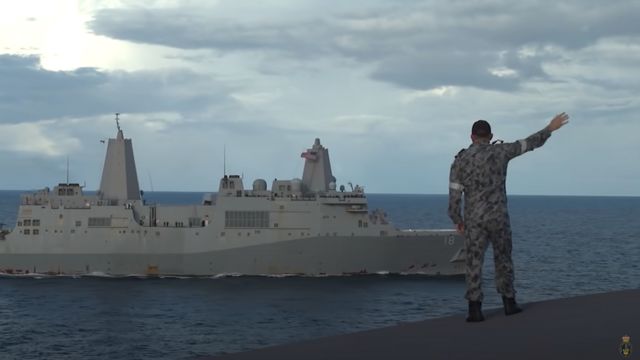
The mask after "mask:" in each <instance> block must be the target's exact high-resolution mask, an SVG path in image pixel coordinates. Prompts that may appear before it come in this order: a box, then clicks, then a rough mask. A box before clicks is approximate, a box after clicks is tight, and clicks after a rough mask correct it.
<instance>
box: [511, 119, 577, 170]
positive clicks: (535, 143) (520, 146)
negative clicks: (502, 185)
mask: <svg viewBox="0 0 640 360" xmlns="http://www.w3.org/2000/svg"><path fill="white" fill-rule="evenodd" d="M568 122H569V115H567V114H566V113H560V114H558V115H556V116H555V117H554V118H553V119H552V120H551V122H549V125H547V126H546V127H545V128H544V129H542V130H540V131H538V132H536V133H535V134H532V135H530V136H529V137H528V138H526V139H522V140H518V141H516V142H512V143H506V144H503V145H502V146H503V147H504V149H505V152H506V155H507V157H508V158H509V159H513V158H514V157H516V156H520V155H522V154H524V153H526V152H528V151H532V150H533V149H536V148H539V147H540V146H542V145H544V143H545V142H546V141H547V139H549V137H550V136H551V133H552V132H554V131H556V130H558V129H560V128H561V127H563V126H564V125H566V124H567V123H568Z"/></svg>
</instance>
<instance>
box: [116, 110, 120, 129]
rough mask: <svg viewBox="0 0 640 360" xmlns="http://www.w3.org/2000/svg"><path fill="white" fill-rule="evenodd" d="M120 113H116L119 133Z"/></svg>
mask: <svg viewBox="0 0 640 360" xmlns="http://www.w3.org/2000/svg"><path fill="white" fill-rule="evenodd" d="M119 116H120V113H116V127H118V131H120V118H119Z"/></svg>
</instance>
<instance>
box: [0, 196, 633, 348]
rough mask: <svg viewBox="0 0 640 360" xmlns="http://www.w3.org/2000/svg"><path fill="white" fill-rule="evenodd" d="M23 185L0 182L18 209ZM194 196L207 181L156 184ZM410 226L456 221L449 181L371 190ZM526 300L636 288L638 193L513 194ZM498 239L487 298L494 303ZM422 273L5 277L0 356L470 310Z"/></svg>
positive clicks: (166, 199) (355, 327)
mask: <svg viewBox="0 0 640 360" xmlns="http://www.w3.org/2000/svg"><path fill="white" fill-rule="evenodd" d="M18 195H19V193H18V192H12V191H0V222H3V223H6V224H9V225H10V226H12V225H13V223H15V214H16V209H17V205H18ZM145 197H146V198H147V200H149V201H155V202H159V203H193V202H199V201H200V199H201V198H202V194H200V193H150V194H146V195H145ZM369 202H370V207H371V208H372V209H373V208H383V209H385V210H386V212H387V213H388V215H389V217H390V218H391V220H392V221H393V222H394V224H395V225H397V226H398V227H402V228H414V229H417V228H449V227H451V225H450V222H449V219H448V218H447V216H446V208H447V197H446V196H444V195H383V194H372V195H369ZM509 206H510V212H511V222H512V227H513V237H514V239H513V242H514V246H513V258H514V263H515V269H516V282H515V285H516V289H517V290H518V295H517V296H518V299H519V301H520V302H530V301H539V300H546V299H553V298H560V297H566V296H574V295H583V294H591V293H597V292H603V291H612V290H621V289H629V288H640V264H639V259H640V198H631V197H629V198H624V197H556V196H553V197H539V196H511V197H510V198H509ZM492 267H493V260H492V252H491V250H489V251H488V252H487V255H486V261H485V267H484V285H485V286H484V290H485V306H486V307H487V308H489V307H497V306H500V298H499V295H498V294H497V293H496V291H495V288H494V285H493V269H492ZM464 290H465V286H464V281H463V280H461V279H459V278H455V279H449V278H428V277H422V276H390V275H386V276H385V275H373V276H355V277H325V278H309V277H283V278H268V277H244V276H240V277H222V278H210V279H188V278H184V279H182V278H165V279H138V278H117V279H115V278H84V277H83V278H41V279H33V278H31V279H26V278H21V279H15V278H14V279H7V278H3V279H0V359H66V360H69V359H193V358H198V357H200V356H206V355H215V354H221V353H227V352H236V351H242V350H249V349H255V348H259V347H264V346H269V345H276V344H283V343H287V342H292V341H300V340H304V339H310V338H315V337H320V336H328V335H337V334H343V333H348V332H354V331H360V330H366V329H372V328H377V327H383V326H390V325H394V324H398V323H400V322H407V321H419V320H423V319H427V318H434V317H440V316H446V315H451V314H460V313H463V312H465V311H466V302H465V300H464V299H463V295H464Z"/></svg>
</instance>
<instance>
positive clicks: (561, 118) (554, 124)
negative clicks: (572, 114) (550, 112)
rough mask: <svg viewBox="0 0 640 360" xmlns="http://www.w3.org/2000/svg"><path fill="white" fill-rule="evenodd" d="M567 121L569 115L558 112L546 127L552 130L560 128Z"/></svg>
mask: <svg viewBox="0 0 640 360" xmlns="http://www.w3.org/2000/svg"><path fill="white" fill-rule="evenodd" d="M568 122H569V115H567V114H566V113H564V112H563V113H560V114H558V115H556V116H555V117H554V118H553V119H552V120H551V122H550V123H549V125H548V126H547V128H548V129H549V131H551V132H553V131H556V130H558V129H560V128H561V127H563V126H565V125H566V124H567V123H568Z"/></svg>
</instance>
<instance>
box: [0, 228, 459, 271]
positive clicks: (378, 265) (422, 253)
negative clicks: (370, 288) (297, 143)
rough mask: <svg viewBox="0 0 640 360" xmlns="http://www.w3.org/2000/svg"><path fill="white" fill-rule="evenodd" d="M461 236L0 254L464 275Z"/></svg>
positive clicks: (39, 265)
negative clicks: (179, 250)
mask: <svg viewBox="0 0 640 360" xmlns="http://www.w3.org/2000/svg"><path fill="white" fill-rule="evenodd" d="M460 241H461V240H460V238H459V237H453V236H449V235H445V234H438V233H434V234H431V235H416V236H401V237H312V238H305V239H297V240H290V241H283V242H278V243H271V244H264V245H254V246H247V247H242V248H232V249H225V250H216V251H207V252H202V253H185V254H37V253H36V254H0V264H1V266H2V268H3V270H4V271H5V272H9V273H20V274H24V273H49V274H74V275H82V274H96V273H97V274H109V275H183V276H215V275H220V274H243V275H284V274H296V275H302V274H304V275H311V276H314V275H343V274H370V273H387V272H388V273H403V274H425V275H460V274H462V273H463V271H464V267H463V266H464V262H463V261H462V257H461V254H460V251H459V249H460Z"/></svg>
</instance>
